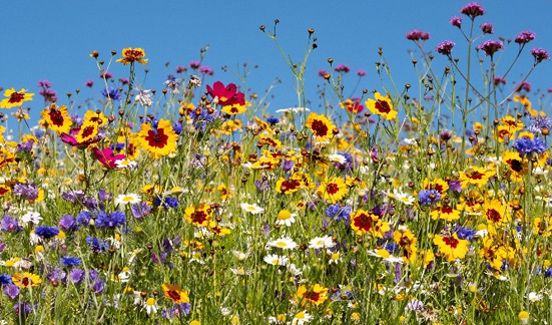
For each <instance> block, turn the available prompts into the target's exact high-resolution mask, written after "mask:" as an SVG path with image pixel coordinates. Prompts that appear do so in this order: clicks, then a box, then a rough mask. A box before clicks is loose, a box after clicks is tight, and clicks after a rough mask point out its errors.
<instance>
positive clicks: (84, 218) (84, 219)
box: [77, 211, 92, 226]
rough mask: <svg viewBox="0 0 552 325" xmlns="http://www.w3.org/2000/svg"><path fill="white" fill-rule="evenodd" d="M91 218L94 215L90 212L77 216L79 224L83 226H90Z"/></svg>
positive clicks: (83, 212)
mask: <svg viewBox="0 0 552 325" xmlns="http://www.w3.org/2000/svg"><path fill="white" fill-rule="evenodd" d="M91 218H92V213H90V212H88V211H82V212H81V213H79V214H78V215H77V222H78V223H79V224H81V225H83V226H88V224H89V223H90V219H91Z"/></svg>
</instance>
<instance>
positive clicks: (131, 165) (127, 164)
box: [115, 159, 138, 169]
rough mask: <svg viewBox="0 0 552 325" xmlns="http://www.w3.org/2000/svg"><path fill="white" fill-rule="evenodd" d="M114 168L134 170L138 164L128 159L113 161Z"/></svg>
mask: <svg viewBox="0 0 552 325" xmlns="http://www.w3.org/2000/svg"><path fill="white" fill-rule="evenodd" d="M115 166H117V168H128V169H135V168H136V167H138V163H137V162H135V161H133V160H129V159H121V160H116V161H115Z"/></svg>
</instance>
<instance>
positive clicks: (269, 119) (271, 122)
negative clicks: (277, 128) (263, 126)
mask: <svg viewBox="0 0 552 325" xmlns="http://www.w3.org/2000/svg"><path fill="white" fill-rule="evenodd" d="M266 122H267V123H269V124H271V125H274V124H277V123H279V122H280V120H279V119H278V118H277V117H274V116H271V117H269V118H267V119H266Z"/></svg>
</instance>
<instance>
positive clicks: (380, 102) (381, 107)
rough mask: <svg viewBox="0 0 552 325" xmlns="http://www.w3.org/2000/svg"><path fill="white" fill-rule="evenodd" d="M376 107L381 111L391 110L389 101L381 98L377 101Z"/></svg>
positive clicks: (387, 111)
mask: <svg viewBox="0 0 552 325" xmlns="http://www.w3.org/2000/svg"><path fill="white" fill-rule="evenodd" d="M376 109H377V110H378V112H380V113H384V114H386V113H389V112H391V107H390V106H389V103H388V102H387V101H385V100H379V99H378V101H377V102H376Z"/></svg>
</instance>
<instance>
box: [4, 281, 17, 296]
mask: <svg viewBox="0 0 552 325" xmlns="http://www.w3.org/2000/svg"><path fill="white" fill-rule="evenodd" d="M4 293H5V294H6V296H8V297H10V299H11V300H14V299H15V298H16V297H17V295H18V294H19V288H18V287H17V286H16V285H15V284H13V283H12V284H8V285H7V286H5V287H4Z"/></svg>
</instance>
